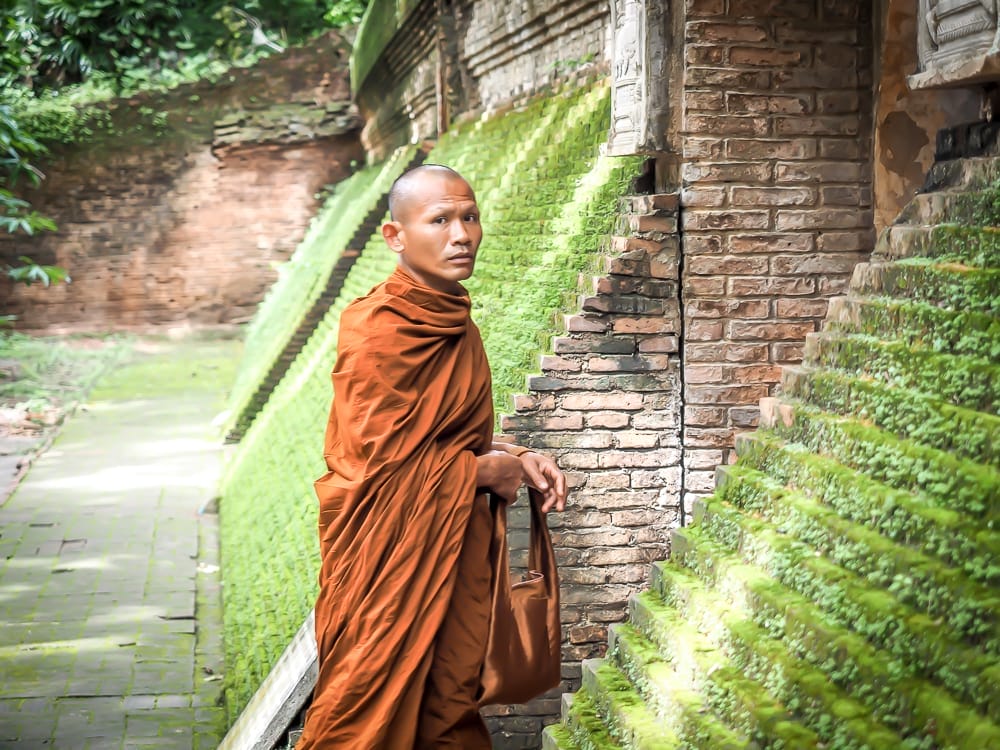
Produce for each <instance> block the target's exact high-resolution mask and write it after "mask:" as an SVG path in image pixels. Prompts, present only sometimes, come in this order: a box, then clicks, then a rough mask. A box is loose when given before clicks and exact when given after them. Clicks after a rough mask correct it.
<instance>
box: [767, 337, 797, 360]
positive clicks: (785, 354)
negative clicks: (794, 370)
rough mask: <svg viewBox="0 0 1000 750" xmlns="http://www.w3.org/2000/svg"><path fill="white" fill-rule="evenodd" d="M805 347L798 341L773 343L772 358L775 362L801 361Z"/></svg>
mask: <svg viewBox="0 0 1000 750" xmlns="http://www.w3.org/2000/svg"><path fill="white" fill-rule="evenodd" d="M803 349H804V347H803V345H802V344H798V343H787V342H779V343H774V344H771V359H773V360H774V361H775V362H785V363H797V362H801V361H802V352H803Z"/></svg>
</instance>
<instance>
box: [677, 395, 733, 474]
mask: <svg viewBox="0 0 1000 750" xmlns="http://www.w3.org/2000/svg"><path fill="white" fill-rule="evenodd" d="M725 420H726V410H725V409H724V408H723V407H721V406H685V407H684V424H686V425H691V426H694V427H718V426H722V425H725ZM685 455H686V454H685ZM686 463H687V460H686V458H685V464H686Z"/></svg>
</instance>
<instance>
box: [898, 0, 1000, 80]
mask: <svg viewBox="0 0 1000 750" xmlns="http://www.w3.org/2000/svg"><path fill="white" fill-rule="evenodd" d="M997 4H998V3H997V0H920V27H919V30H918V39H917V48H918V50H919V53H920V67H921V69H922V70H924V71H930V70H932V69H934V68H948V67H955V66H959V65H962V64H963V63H965V62H969V61H972V60H974V59H975V58H977V57H981V56H983V55H984V54H987V53H989V52H991V51H992V52H996V51H997Z"/></svg>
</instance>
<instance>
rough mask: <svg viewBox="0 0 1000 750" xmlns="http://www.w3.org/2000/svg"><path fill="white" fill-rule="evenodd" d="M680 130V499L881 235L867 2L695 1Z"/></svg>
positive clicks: (697, 486) (724, 451)
mask: <svg viewBox="0 0 1000 750" xmlns="http://www.w3.org/2000/svg"><path fill="white" fill-rule="evenodd" d="M686 7H687V17H686V19H685V25H684V29H685V39H684V42H685V63H684V64H685V74H684V80H685V84H684V91H683V103H684V109H683V122H682V125H681V130H682V133H681V136H680V138H681V143H680V150H681V156H682V165H681V180H682V185H683V188H682V191H681V205H682V209H681V210H682V232H683V235H684V239H683V247H684V259H683V266H682V269H683V270H682V292H681V294H682V302H683V310H684V315H685V325H684V344H683V352H684V355H683V360H684V361H683V381H684V402H685V408H684V434H683V443H684V448H685V453H684V465H685V472H684V491H685V503H686V507H687V509H688V510H690V503H691V502H692V501H693V499H694V498H695V497H697V496H700V495H704V494H706V493H708V492H710V491H711V490H712V489H713V487H714V471H713V470H714V467H715V465H716V464H718V463H722V462H726V461H728V460H729V459H730V457H731V451H732V446H733V435H734V433H735V432H737V431H740V430H745V429H749V428H751V427H753V426H755V425H756V423H757V418H758V409H757V402H758V400H759V399H760V398H761V397H762V396H767V395H770V394H771V393H772V392H773V390H774V387H775V385H776V384H777V382H778V378H779V373H780V370H779V365H780V364H786V363H794V362H798V361H800V359H801V357H802V345H803V341H804V339H805V336H806V334H808V333H810V332H812V331H814V330H817V327H818V325H819V322H820V321H821V320H822V318H823V316H824V315H825V313H826V307H827V300H828V299H829V298H830V297H832V296H836V295H839V294H842V293H843V292H844V290H845V289H846V287H847V283H848V281H849V280H850V276H851V272H852V270H853V268H854V266H855V264H857V263H858V262H859V261H862V260H864V259H865V258H866V257H867V254H868V253H869V252H870V251H871V249H872V246H873V244H874V236H873V230H872V210H871V205H872V197H871V164H870V159H871V130H872V125H871V115H870V112H871V109H872V105H871V90H872V49H871V44H872V43H871V36H872V20H871V17H870V12H871V7H870V4H869V3H865V2H861V1H860V0H811V1H807V0H787V1H783V0H687V4H686Z"/></svg>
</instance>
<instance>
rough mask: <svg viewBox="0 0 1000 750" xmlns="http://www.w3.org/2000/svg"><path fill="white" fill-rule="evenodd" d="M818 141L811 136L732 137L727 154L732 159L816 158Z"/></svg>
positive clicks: (727, 147)
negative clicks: (778, 138)
mask: <svg viewBox="0 0 1000 750" xmlns="http://www.w3.org/2000/svg"><path fill="white" fill-rule="evenodd" d="M816 153H817V143H816V141H815V140H814V139H811V138H782V139H780V140H765V139H759V138H754V139H736V138H733V139H730V140H729V141H727V142H726V155H727V156H728V157H729V158H730V159H814V158H815V157H816Z"/></svg>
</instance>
